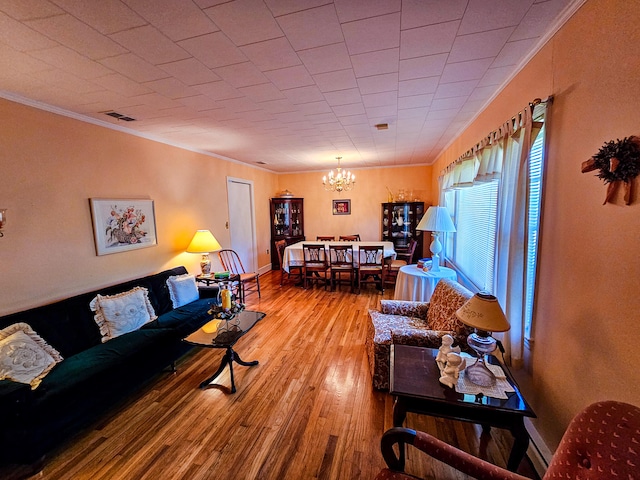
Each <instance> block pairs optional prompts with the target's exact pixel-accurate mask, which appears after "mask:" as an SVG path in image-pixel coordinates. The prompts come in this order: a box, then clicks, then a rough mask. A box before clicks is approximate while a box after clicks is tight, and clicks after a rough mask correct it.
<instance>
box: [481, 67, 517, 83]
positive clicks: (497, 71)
mask: <svg viewBox="0 0 640 480" xmlns="http://www.w3.org/2000/svg"><path fill="white" fill-rule="evenodd" d="M512 71H513V68H512V67H511V66H508V67H497V68H490V69H488V70H487V71H486V73H485V74H484V76H483V77H482V80H480V83H479V84H478V86H479V87H486V86H488V85H501V84H502V83H503V82H504V81H505V80H506V79H507V77H508V76H509V75H510V74H511V72H512Z"/></svg>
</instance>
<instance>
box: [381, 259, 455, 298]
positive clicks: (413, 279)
mask: <svg viewBox="0 0 640 480" xmlns="http://www.w3.org/2000/svg"><path fill="white" fill-rule="evenodd" d="M441 278H450V279H452V280H456V279H457V278H458V277H457V275H456V272H455V270H452V269H450V268H447V267H440V271H439V272H431V271H429V272H424V271H422V269H419V268H418V267H417V265H405V266H404V267H400V270H399V271H398V278H397V279H396V289H395V293H394V294H393V298H394V300H414V301H417V302H428V301H429V300H431V295H433V290H434V289H435V288H436V284H437V283H438V282H439V281H440V279H441Z"/></svg>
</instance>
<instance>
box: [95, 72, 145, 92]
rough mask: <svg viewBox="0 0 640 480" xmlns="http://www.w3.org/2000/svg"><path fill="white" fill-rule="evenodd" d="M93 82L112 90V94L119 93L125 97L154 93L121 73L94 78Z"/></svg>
mask: <svg viewBox="0 0 640 480" xmlns="http://www.w3.org/2000/svg"><path fill="white" fill-rule="evenodd" d="M93 82H94V83H97V84H98V85H100V86H102V87H104V88H106V89H107V90H110V91H111V92H115V93H118V94H120V95H123V96H125V97H133V96H136V95H142V94H144V93H150V92H151V91H152V90H151V89H150V88H148V87H146V86H145V85H144V84H142V83H139V82H135V81H133V80H131V79H130V78H127V77H125V76H124V75H121V74H119V73H111V74H109V75H105V76H104V77H100V78H94V79H93Z"/></svg>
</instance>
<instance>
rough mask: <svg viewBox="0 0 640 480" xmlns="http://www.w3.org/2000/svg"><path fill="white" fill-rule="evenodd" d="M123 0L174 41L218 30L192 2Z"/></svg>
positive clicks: (78, 0)
mask: <svg viewBox="0 0 640 480" xmlns="http://www.w3.org/2000/svg"><path fill="white" fill-rule="evenodd" d="M74 1H77V2H80V1H84V0H74ZM123 1H124V3H126V4H127V5H129V7H131V8H132V9H133V10H135V11H136V12H137V13H138V14H139V15H140V16H141V17H143V18H144V19H145V20H147V21H148V22H149V23H151V24H152V25H154V26H155V27H156V28H158V29H160V30H161V31H162V33H164V34H165V35H166V36H167V37H169V38H170V39H171V40H174V41H177V40H182V39H185V38H190V37H196V36H199V35H204V34H207V33H211V32H215V31H217V30H218V27H216V25H215V24H214V23H213V22H212V21H211V19H210V18H209V17H208V16H207V15H205V14H204V13H203V12H202V10H200V8H198V7H197V6H196V5H194V4H193V3H192V2H176V1H175V0H123Z"/></svg>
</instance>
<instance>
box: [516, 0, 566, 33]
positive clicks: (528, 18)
mask: <svg viewBox="0 0 640 480" xmlns="http://www.w3.org/2000/svg"><path fill="white" fill-rule="evenodd" d="M569 3H571V1H570V0H549V1H546V2H541V3H534V4H533V5H532V6H531V8H530V9H529V11H528V12H527V14H526V15H525V16H524V18H523V19H522V22H521V23H520V25H518V27H517V28H516V29H515V31H514V32H513V34H512V35H511V37H510V38H509V40H510V41H515V40H524V39H525V38H537V37H541V36H542V35H543V34H544V32H545V31H546V29H547V28H548V27H549V25H550V24H552V23H553V19H554V18H556V17H557V16H558V15H559V14H560V13H562V11H563V10H564V8H565V7H566V6H567V5H568V4H569Z"/></svg>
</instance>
